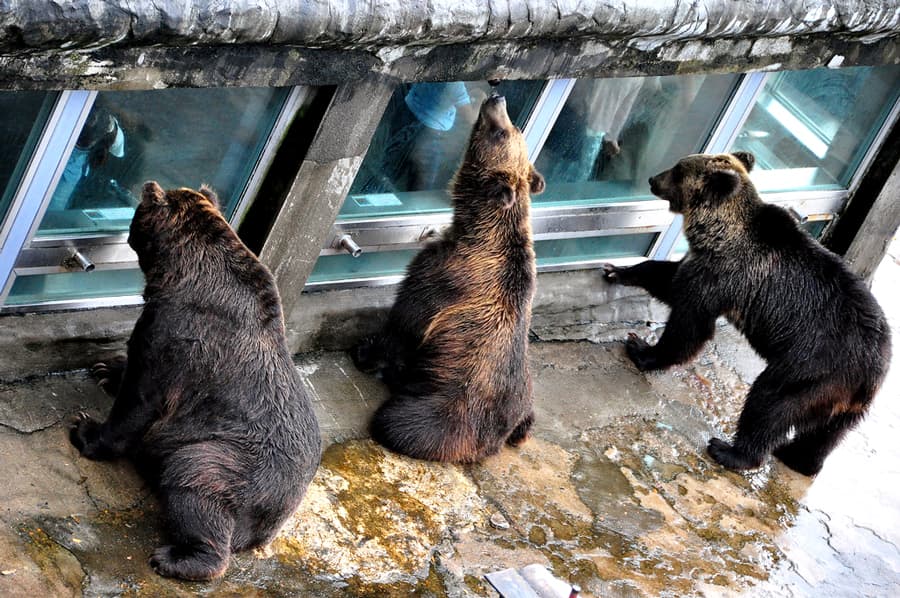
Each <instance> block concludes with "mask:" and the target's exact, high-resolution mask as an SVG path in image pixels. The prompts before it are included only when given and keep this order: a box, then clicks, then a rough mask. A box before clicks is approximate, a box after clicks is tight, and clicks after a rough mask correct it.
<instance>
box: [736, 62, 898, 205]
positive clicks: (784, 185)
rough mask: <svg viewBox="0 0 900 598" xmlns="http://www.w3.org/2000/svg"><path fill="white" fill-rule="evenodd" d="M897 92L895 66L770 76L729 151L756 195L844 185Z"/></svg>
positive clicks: (847, 183)
mask: <svg viewBox="0 0 900 598" xmlns="http://www.w3.org/2000/svg"><path fill="white" fill-rule="evenodd" d="M898 94H900V66H884V67H853V68H845V69H815V70H809V71H785V72H781V73H775V74H773V75H771V76H770V77H769V79H768V81H767V82H766V84H765V86H764V87H763V90H762V91H761V92H760V94H759V97H758V98H757V99H756V103H755V105H754V107H753V109H752V110H751V112H750V116H749V117H748V118H747V121H746V123H745V124H744V126H743V127H742V128H741V131H740V133H739V134H738V136H737V139H736V140H735V142H734V144H733V147H732V150H746V151H749V152H752V153H753V154H754V155H755V156H756V167H755V169H754V172H753V173H752V175H751V178H752V179H753V181H754V182H755V183H756V186H757V188H758V189H759V190H761V191H788V190H797V189H839V188H846V187H847V186H848V185H849V183H850V179H851V178H852V177H853V174H854V173H855V172H856V169H857V167H858V166H859V164H860V162H861V160H862V158H863V155H864V154H865V151H866V150H867V149H868V148H869V146H870V145H871V143H872V140H873V138H874V137H875V135H876V133H877V132H878V129H879V128H880V127H881V126H882V124H884V121H885V118H886V117H887V114H888V113H889V112H890V109H891V107H892V106H893V105H894V103H895V102H896V101H897V96H898Z"/></svg>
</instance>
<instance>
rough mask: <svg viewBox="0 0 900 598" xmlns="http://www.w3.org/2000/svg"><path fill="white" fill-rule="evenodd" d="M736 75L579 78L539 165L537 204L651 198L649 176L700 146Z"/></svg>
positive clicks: (541, 154)
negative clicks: (542, 185)
mask: <svg viewBox="0 0 900 598" xmlns="http://www.w3.org/2000/svg"><path fill="white" fill-rule="evenodd" d="M738 80H739V76H738V75H694V76H670V77H640V78H639V77H632V78H619V79H585V80H580V81H578V82H577V83H575V87H574V88H573V89H572V93H571V94H570V95H569V98H568V99H567V100H566V103H565V105H564V106H563V108H562V111H561V112H560V114H559V117H558V118H557V120H556V124H555V125H554V126H553V129H552V130H551V131H550V134H549V136H548V137H547V141H546V142H545V144H544V146H543V148H542V149H541V152H540V155H539V156H538V158H537V160H536V162H535V167H536V168H537V169H538V171H539V172H540V173H541V174H543V175H544V177H545V178H546V180H547V189H546V191H544V193H543V194H542V195H538V196H536V197H534V198H533V202H534V204H535V205H536V206H542V205H570V204H587V203H607V202H617V201H631V200H646V199H653V196H652V195H651V194H650V187H649V184H648V183H647V179H648V178H649V177H651V176H652V175H654V174H656V173H657V172H660V171H662V170H665V169H666V168H669V167H670V166H671V165H672V164H673V163H674V162H676V161H677V160H678V158H680V157H682V156H683V155H685V154H690V153H695V152H698V151H701V150H702V148H703V146H704V145H705V143H706V141H707V139H708V138H709V135H710V132H711V131H712V129H713V128H714V127H715V124H716V121H717V120H718V117H719V114H720V113H721V112H722V110H723V109H724V108H725V105H726V104H727V102H728V100H729V98H730V97H731V95H732V93H733V91H734V88H735V85H736V84H737V82H738Z"/></svg>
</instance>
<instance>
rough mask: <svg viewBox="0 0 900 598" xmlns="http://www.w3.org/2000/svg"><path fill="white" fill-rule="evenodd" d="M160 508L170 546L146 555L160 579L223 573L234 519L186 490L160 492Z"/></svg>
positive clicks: (201, 578)
mask: <svg viewBox="0 0 900 598" xmlns="http://www.w3.org/2000/svg"><path fill="white" fill-rule="evenodd" d="M163 496H164V497H165V500H164V505H163V508H164V510H165V514H166V520H167V521H168V526H167V527H168V530H169V534H171V539H172V541H173V543H172V544H170V545H167V546H160V547H159V548H157V549H156V550H154V551H153V554H152V555H151V556H150V567H151V568H153V570H154V571H156V572H157V573H158V574H160V575H162V576H163V577H177V578H180V579H187V580H192V581H205V580H209V579H213V578H215V577H218V576H220V575H222V574H223V573H225V569H227V568H228V559H229V557H230V555H231V535H232V532H233V530H234V518H233V517H232V516H231V514H229V513H228V512H227V511H226V510H225V509H223V508H222V506H221V505H219V504H218V503H216V502H215V501H213V500H210V499H209V498H205V497H202V496H201V495H200V494H198V493H197V492H194V491H192V490H190V489H183V488H179V489H174V490H164V491H163Z"/></svg>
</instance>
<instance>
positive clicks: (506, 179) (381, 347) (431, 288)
mask: <svg viewBox="0 0 900 598" xmlns="http://www.w3.org/2000/svg"><path fill="white" fill-rule="evenodd" d="M543 188H544V179H543V177H541V175H540V174H538V172H537V171H535V169H534V167H533V166H532V165H531V163H530V162H529V161H528V149H527V146H526V145H525V140H524V138H523V137H522V134H521V132H519V130H518V129H517V128H516V127H515V126H514V125H513V124H512V122H510V119H509V116H508V115H507V112H506V100H504V99H503V98H502V97H499V96H492V97H490V98H488V99H487V100H485V102H484V104H483V105H482V106H481V111H480V113H479V116H478V120H477V122H476V123H475V126H474V129H473V131H472V136H471V139H470V141H469V146H468V149H467V151H466V154H465V157H464V160H463V164H462V166H461V167H460V169H459V171H458V172H457V174H456V178H455V180H454V182H453V184H452V189H451V195H452V197H453V206H454V213H453V226H452V228H451V229H450V231H449V232H448V234H447V235H445V237H444V238H443V239H441V240H438V241H435V242H433V243H432V244H430V245H428V246H426V247H425V248H424V249H423V250H422V251H421V252H420V253H419V254H418V255H417V256H416V258H415V259H414V260H413V262H412V263H411V264H410V266H409V269H408V270H407V275H406V279H405V280H404V281H403V284H402V285H401V286H400V289H399V292H398V293H397V299H396V302H395V304H394V306H393V309H392V310H391V312H390V315H389V317H388V322H387V326H386V327H385V329H384V332H383V333H382V335H380V336H379V337H377V338H374V339H369V340H367V341H365V342H363V343H362V344H361V345H360V346H359V347H357V350H356V352H355V354H354V359H355V361H356V364H357V366H358V367H360V369H363V370H367V371H376V370H379V371H380V372H381V373H382V375H383V377H384V380H385V382H386V383H387V384H388V386H389V387H390V389H391V391H392V396H391V398H390V399H389V400H388V401H386V402H385V403H384V404H383V405H382V406H381V408H380V409H378V412H377V413H376V414H375V417H374V419H373V420H372V424H371V432H372V435H373V437H374V438H375V439H376V440H377V441H378V442H380V443H381V444H383V445H385V446H386V447H388V448H390V449H392V450H395V451H397V452H400V453H403V454H406V455H409V456H412V457H417V458H420V459H429V460H435V461H448V462H453V463H467V462H473V461H478V460H480V459H483V458H484V457H487V456H488V455H492V454H494V453H496V452H497V451H499V450H500V447H501V446H502V445H503V443H504V442H506V443H508V444H510V445H516V444H519V443H521V442H523V441H524V440H525V438H526V437H527V434H528V431H529V429H530V427H531V424H532V420H533V414H532V397H531V378H530V376H529V372H528V367H527V364H526V360H525V357H526V355H525V354H526V350H527V347H528V328H529V322H530V318H531V299H532V296H533V294H534V279H535V261H534V249H533V245H532V240H531V223H530V221H529V211H530V202H531V200H530V196H529V194H530V193H540V192H541V191H542V190H543Z"/></svg>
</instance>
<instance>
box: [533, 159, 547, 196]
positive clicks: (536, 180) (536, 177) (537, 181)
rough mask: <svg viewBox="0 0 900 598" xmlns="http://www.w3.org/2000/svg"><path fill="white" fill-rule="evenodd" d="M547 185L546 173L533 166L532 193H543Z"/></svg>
mask: <svg viewBox="0 0 900 598" xmlns="http://www.w3.org/2000/svg"><path fill="white" fill-rule="evenodd" d="M546 187H547V182H546V181H545V180H544V175H542V174H541V173H539V172H538V171H537V170H535V169H534V166H532V167H531V194H532V195H537V194H539V193H543V192H544V189H545V188H546Z"/></svg>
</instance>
